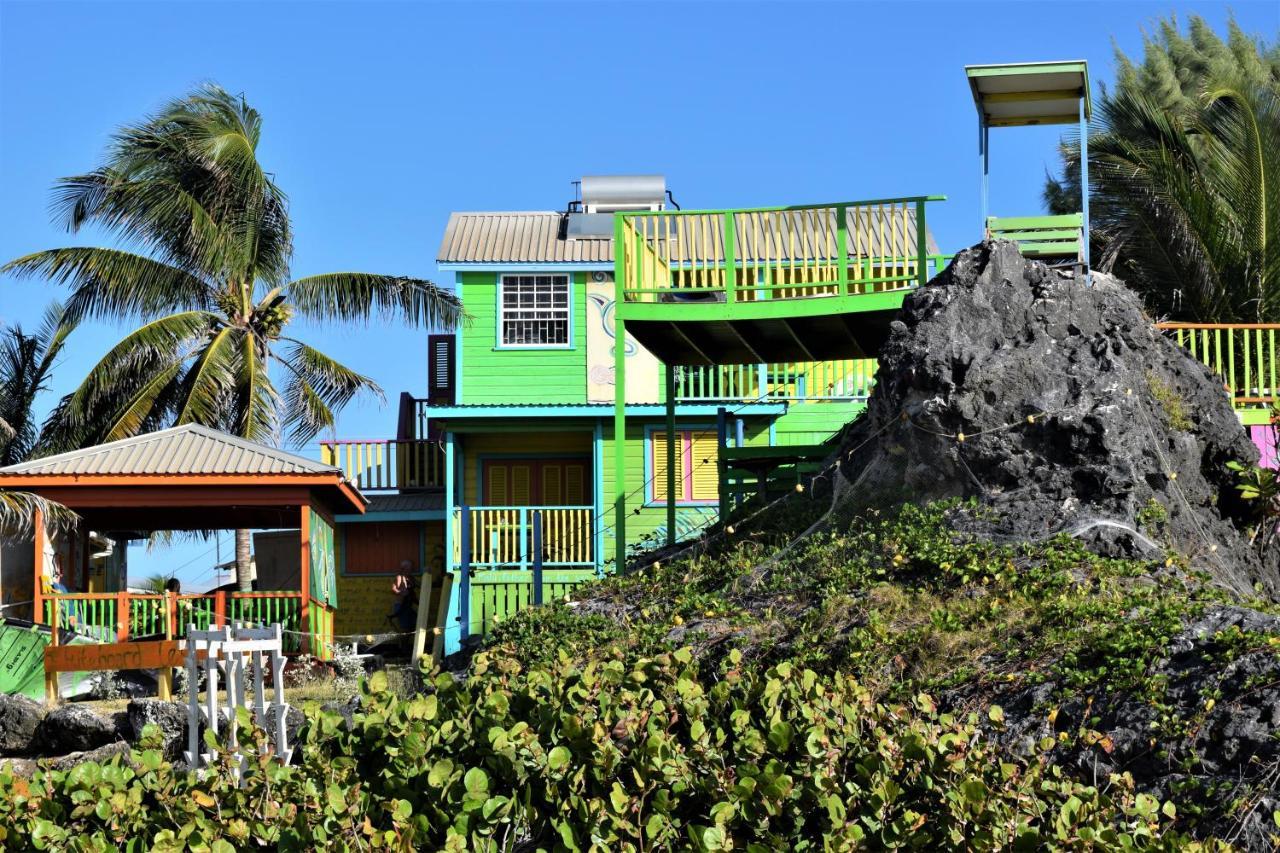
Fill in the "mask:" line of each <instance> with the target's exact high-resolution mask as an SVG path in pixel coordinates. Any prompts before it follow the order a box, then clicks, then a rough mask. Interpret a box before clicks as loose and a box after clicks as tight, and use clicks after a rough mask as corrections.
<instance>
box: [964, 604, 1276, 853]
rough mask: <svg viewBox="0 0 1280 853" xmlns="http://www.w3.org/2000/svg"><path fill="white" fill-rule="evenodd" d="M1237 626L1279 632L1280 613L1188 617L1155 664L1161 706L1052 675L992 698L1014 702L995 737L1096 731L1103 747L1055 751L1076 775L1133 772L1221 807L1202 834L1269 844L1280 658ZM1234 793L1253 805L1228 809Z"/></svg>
mask: <svg viewBox="0 0 1280 853" xmlns="http://www.w3.org/2000/svg"><path fill="white" fill-rule="evenodd" d="M1237 631H1238V632H1244V633H1245V634H1246V635H1247V633H1248V632H1257V634H1258V635H1262V634H1268V635H1275V634H1277V633H1280V617H1276V616H1271V615H1267V614H1264V613H1259V612H1257V611H1255V610H1249V609H1247V608H1242V607H1233V606H1226V605H1223V606H1220V607H1214V608H1212V609H1210V610H1208V611H1207V612H1205V613H1204V614H1203V615H1202V616H1201V617H1200V618H1198V619H1197V620H1196V621H1195V622H1193V623H1191V624H1188V625H1187V626H1186V627H1185V628H1184V629H1183V630H1182V632H1181V633H1180V634H1179V635H1178V636H1177V637H1175V638H1174V639H1173V641H1172V642H1171V643H1170V644H1169V646H1168V648H1167V649H1166V653H1167V657H1165V658H1164V659H1163V660H1161V661H1159V662H1158V663H1157V664H1155V666H1153V668H1152V671H1151V672H1150V673H1149V678H1150V681H1151V682H1152V683H1160V682H1161V681H1164V682H1165V683H1166V685H1167V686H1166V687H1165V688H1164V689H1163V690H1162V691H1161V698H1160V704H1161V705H1162V706H1163V707H1157V706H1156V705H1153V704H1152V703H1151V702H1150V701H1144V700H1142V699H1141V698H1139V697H1132V696H1127V695H1116V694H1112V695H1105V696H1099V697H1093V698H1092V700H1091V699H1090V698H1089V697H1084V696H1071V697H1070V698H1067V699H1063V698H1062V691H1061V689H1060V688H1059V686H1058V685H1056V684H1053V683H1045V684H1039V685H1037V686H1035V687H1032V688H1028V689H1024V690H1020V691H1018V692H1016V693H1014V694H1011V695H1005V696H999V695H997V696H995V697H988V699H990V700H991V701H994V702H995V703H996V704H999V705H1001V706H1002V707H1003V708H1004V711H1005V721H1006V725H1005V727H1004V728H1003V729H1002V730H1000V731H998V732H995V733H994V736H995V737H996V739H997V740H998V741H1000V742H1001V743H1003V744H1004V745H1005V746H1006V747H1007V748H1008V749H1009V750H1010V751H1011V752H1014V753H1017V754H1023V755H1026V754H1027V753H1029V752H1030V751H1031V747H1032V745H1033V744H1034V743H1036V742H1037V741H1039V740H1040V739H1042V738H1045V737H1052V736H1054V735H1055V734H1057V733H1058V732H1068V733H1070V732H1074V731H1076V730H1077V728H1078V727H1081V726H1084V727H1086V728H1089V729H1093V730H1095V731H1097V732H1100V733H1101V734H1103V735H1105V736H1106V740H1105V741H1103V742H1102V743H1101V744H1100V745H1098V746H1094V747H1092V748H1090V747H1079V748H1077V749H1075V750H1073V751H1070V752H1067V753H1066V754H1065V755H1061V754H1059V753H1055V754H1056V755H1060V759H1059V760H1061V761H1062V762H1063V763H1064V764H1065V765H1067V766H1068V767H1070V769H1071V770H1072V771H1073V773H1074V774H1075V775H1076V776H1078V777H1080V778H1084V779H1091V778H1096V779H1101V780H1105V779H1107V778H1108V776H1109V775H1110V774H1111V773H1121V772H1128V773H1131V774H1132V775H1133V777H1134V781H1135V782H1136V783H1137V784H1138V787H1139V788H1140V789H1141V790H1144V791H1148V792H1150V793H1153V794H1155V795H1157V796H1159V797H1161V798H1162V799H1169V798H1172V799H1175V800H1178V801H1180V802H1187V801H1193V802H1199V803H1201V804H1204V805H1209V806H1214V805H1215V804H1217V805H1220V806H1223V807H1224V808H1223V809H1222V810H1220V811H1218V812H1216V813H1215V815H1216V816H1214V815H1211V816H1210V819H1209V823H1208V825H1206V826H1200V827H1198V828H1197V834H1199V835H1205V836H1214V837H1219V838H1230V839H1231V840H1232V843H1233V844H1236V845H1237V846H1239V847H1240V848H1241V849H1245V850H1271V849H1273V845H1272V842H1271V834H1272V833H1274V831H1275V823H1274V820H1273V819H1272V814H1273V813H1274V812H1275V811H1276V810H1277V809H1280V789H1278V788H1277V784H1276V781H1275V774H1276V768H1277V767H1280V738H1278V737H1277V734H1278V733H1280V658H1278V657H1277V656H1276V654H1275V652H1274V651H1272V650H1271V649H1269V648H1266V647H1265V646H1263V647H1261V648H1260V647H1259V644H1258V642H1257V640H1256V639H1253V640H1246V641H1244V642H1238V643H1236V644H1235V648H1236V651H1235V652H1233V651H1232V646H1233V644H1232V640H1231V638H1232V637H1233V636H1234V637H1236V638H1239V637H1240V636H1241V634H1240V633H1237ZM1240 649H1244V651H1243V652H1240V651H1239V650H1240ZM951 698H953V699H954V698H957V697H951ZM962 703H963V702H962ZM1051 708H1054V709H1056V713H1055V714H1054V716H1053V721H1052V722H1050V709H1051ZM1228 792H1231V793H1228ZM1235 797H1246V798H1247V802H1248V803H1249V804H1250V805H1252V806H1253V808H1251V809H1244V810H1241V811H1239V812H1237V813H1234V814H1229V813H1226V809H1225V806H1226V805H1228V804H1229V803H1230V802H1231V800H1232V799H1234V798H1235Z"/></svg>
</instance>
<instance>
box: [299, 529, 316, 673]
mask: <svg viewBox="0 0 1280 853" xmlns="http://www.w3.org/2000/svg"><path fill="white" fill-rule="evenodd" d="M299 516H300V518H299V527H298V542H299V544H300V546H301V547H299V548H298V560H299V563H298V578H299V585H300V587H301V589H300V590H299V593H300V598H301V599H302V603H301V613H300V614H299V617H300V618H299V622H300V623H301V627H302V634H303V638H302V653H303V654H306V655H313V654H315V653H316V652H315V649H314V645H315V644H314V643H313V642H312V640H314V636H313V634H314V631H313V629H312V625H311V507H310V506H308V505H305V504H304V505H303V507H302V509H301V512H299Z"/></svg>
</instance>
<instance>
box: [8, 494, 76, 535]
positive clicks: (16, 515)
mask: <svg viewBox="0 0 1280 853" xmlns="http://www.w3.org/2000/svg"><path fill="white" fill-rule="evenodd" d="M37 512H39V513H40V514H41V515H42V516H43V519H44V526H45V529H46V530H49V531H51V532H57V531H61V530H70V529H72V528H74V527H75V526H76V524H77V522H78V521H79V519H80V517H79V516H78V515H76V514H75V513H74V512H72V511H71V510H69V509H67V508H66V507H65V506H63V505H62V504H60V503H55V502H54V501H51V500H48V499H47V498H42V497H40V496H39V495H36V494H32V493H31V492H19V491H14V490H12V489H0V539H7V540H13V539H18V540H21V539H25V538H27V537H29V536H31V535H32V533H33V532H34V529H35V518H36V513H37Z"/></svg>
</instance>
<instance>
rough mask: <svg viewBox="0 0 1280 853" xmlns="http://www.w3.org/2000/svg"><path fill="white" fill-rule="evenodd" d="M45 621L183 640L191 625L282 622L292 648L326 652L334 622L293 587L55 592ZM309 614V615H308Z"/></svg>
mask: <svg viewBox="0 0 1280 853" xmlns="http://www.w3.org/2000/svg"><path fill="white" fill-rule="evenodd" d="M42 600H43V605H44V621H45V623H46V624H48V625H50V626H51V627H53V628H54V629H55V633H56V630H57V629H59V628H60V629H63V630H67V631H73V632H75V633H77V634H79V635H81V636H83V637H87V638H89V639H92V640H97V641H98V642H101V643H128V642H138V641H148V640H171V639H181V638H183V637H185V636H186V633H187V630H188V628H189V626H191V625H195V626H196V628H197V629H198V630H202V631H207V630H209V629H211V628H221V627H223V626H225V625H228V624H230V623H232V622H239V623H249V624H253V625H272V624H276V623H279V624H280V627H281V629H282V630H283V631H284V647H285V651H286V652H289V653H297V652H301V651H303V650H306V649H310V650H312V652H311V653H312V654H316V655H318V656H321V657H327V651H326V650H327V649H328V647H329V646H331V645H332V642H333V621H332V619H331V618H326V617H327V616H328V615H329V614H328V609H327V608H326V607H325V606H324V605H323V604H321V603H320V602H317V601H314V600H313V601H311V602H309V604H310V607H309V608H308V607H304V604H305V603H308V602H304V599H303V595H302V593H300V592H296V591H291V590H281V591H270V592H214V593H207V594H204V595H180V594H173V593H134V592H56V593H48V594H46V595H44V596H43V597H42ZM304 613H305V614H306V616H305V620H304Z"/></svg>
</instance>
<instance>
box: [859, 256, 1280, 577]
mask: <svg viewBox="0 0 1280 853" xmlns="http://www.w3.org/2000/svg"><path fill="white" fill-rule="evenodd" d="M843 446H844V457H843V459H842V464H843V465H844V468H843V470H844V471H845V472H847V475H848V476H849V477H850V479H851V480H853V481H854V482H853V489H852V491H851V492H849V494H852V495H854V496H855V497H857V498H858V499H860V500H867V501H868V502H879V503H893V502H897V501H901V500H907V501H911V502H913V503H918V504H925V503H928V502H931V501H935V500H939V499H946V498H956V497H960V498H973V499H976V500H977V502H978V505H979V507H980V509H979V511H977V512H974V513H972V514H971V517H970V518H969V519H968V521H967V522H958V524H967V526H968V527H969V528H971V529H972V530H973V531H974V532H979V533H982V534H985V535H987V536H989V537H991V538H995V539H1000V540H1007V541H1037V540H1040V539H1043V538H1046V537H1049V536H1052V535H1055V534H1058V533H1064V532H1065V533H1067V534H1070V535H1073V536H1077V537H1079V538H1081V539H1082V540H1084V541H1085V542H1086V543H1087V544H1088V545H1089V547H1091V548H1092V549H1093V550H1095V551H1096V552H1098V553H1101V554H1104V555H1108V556H1141V557H1148V558H1157V557H1162V556H1164V554H1165V553H1166V552H1168V551H1173V552H1177V553H1179V554H1181V555H1183V556H1184V557H1187V558H1189V559H1190V561H1191V563H1192V566H1193V567H1194V568H1196V569H1199V570H1202V571H1205V572H1207V573H1208V574H1209V575H1210V576H1211V577H1212V578H1213V579H1214V581H1215V582H1217V583H1218V584H1220V585H1222V586H1225V587H1227V588H1228V589H1230V590H1232V591H1234V592H1236V593H1239V594H1248V593H1250V592H1251V591H1254V590H1255V589H1256V590H1260V591H1261V592H1263V593H1264V594H1266V595H1268V596H1269V597H1271V598H1273V599H1276V598H1280V572H1277V567H1276V562H1277V561H1276V560H1275V559H1274V558H1273V557H1270V556H1268V557H1266V558H1264V557H1263V556H1262V555H1260V554H1259V553H1258V552H1257V551H1256V550H1255V549H1253V548H1251V547H1249V546H1248V545H1247V544H1246V541H1245V538H1244V537H1243V536H1242V535H1241V532H1240V529H1241V527H1242V526H1243V522H1244V520H1245V518H1246V517H1247V516H1248V514H1249V508H1248V507H1247V506H1246V505H1245V504H1244V502H1243V501H1242V500H1241V499H1240V498H1239V497H1238V493H1237V491H1236V489H1235V485H1236V483H1235V479H1234V474H1233V473H1232V472H1231V471H1229V470H1228V468H1227V463H1229V462H1239V463H1241V464H1244V465H1252V464H1255V463H1256V462H1257V461H1258V451H1257V449H1256V448H1255V447H1254V445H1253V443H1252V442H1251V441H1250V440H1249V438H1248V436H1247V435H1246V434H1245V431H1244V429H1243V428H1242V427H1241V425H1240V421H1239V419H1238V418H1237V416H1236V414H1235V412H1234V410H1233V409H1232V405H1231V402H1230V400H1229V398H1228V396H1227V394H1226V392H1225V390H1224V388H1223V384H1222V381H1221V379H1220V378H1218V377H1216V376H1214V375H1213V374H1212V373H1210V372H1209V370H1208V369H1207V368H1206V367H1204V366H1203V365H1201V364H1200V363H1199V362H1198V361H1196V360H1195V359H1194V358H1193V357H1192V356H1191V355H1190V354H1189V353H1187V352H1186V351H1185V350H1184V349H1182V348H1181V347H1179V346H1177V345H1176V344H1175V343H1174V342H1173V341H1171V340H1169V339H1168V338H1167V337H1166V336H1165V335H1164V334H1162V333H1161V332H1160V331H1159V330H1157V329H1156V328H1155V327H1154V325H1153V323H1152V321H1151V318H1149V317H1148V316H1147V315H1146V314H1145V313H1144V311H1143V307H1142V303H1141V301H1140V299H1139V298H1138V296H1137V295H1136V294H1134V293H1133V292H1132V291H1130V290H1129V289H1128V288H1126V287H1125V286H1124V285H1123V284H1121V283H1120V282H1119V281H1118V280H1116V279H1114V278H1111V277H1109V276H1107V275H1103V274H1101V273H1094V274H1093V276H1092V282H1091V283H1089V282H1086V281H1085V280H1084V279H1082V278H1077V277H1075V276H1074V275H1072V274H1071V273H1070V272H1065V271H1061V270H1056V269H1051V268H1049V267H1047V266H1046V265H1045V264H1043V263H1041V262H1038V261H1031V260H1028V259H1026V258H1024V257H1023V256H1022V255H1021V253H1020V252H1019V251H1018V247H1017V245H1016V244H1015V243H1011V242H1008V241H992V242H987V243H983V244H980V245H978V246H975V247H973V248H971V249H967V250H965V251H962V252H960V253H959V254H958V255H956V257H955V259H954V260H953V261H952V263H951V265H950V266H949V267H948V268H947V269H946V270H945V271H944V272H943V273H941V274H940V275H938V276H937V277H936V278H934V280H933V281H931V282H930V283H929V284H928V285H927V286H925V287H921V288H920V289H918V290H916V291H914V292H913V293H911V294H910V295H909V296H907V298H906V299H905V301H904V303H903V307H902V311H901V313H900V314H899V317H898V319H897V320H895V321H894V323H893V324H892V327H891V332H890V336H889V339H888V341H887V343H886V345H885V347H884V349H883V350H882V351H881V353H880V370H879V373H878V374H877V378H876V386H875V389H874V391H873V393H872V395H871V398H870V400H869V401H868V408H867V411H866V413H865V415H864V416H863V417H861V418H859V419H858V420H856V421H855V422H853V423H852V424H850V425H849V427H847V428H846V430H845V436H844V440H843Z"/></svg>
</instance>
